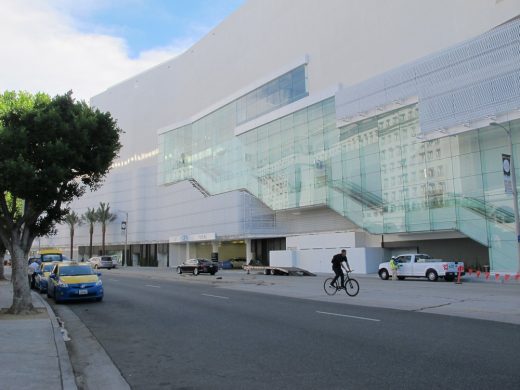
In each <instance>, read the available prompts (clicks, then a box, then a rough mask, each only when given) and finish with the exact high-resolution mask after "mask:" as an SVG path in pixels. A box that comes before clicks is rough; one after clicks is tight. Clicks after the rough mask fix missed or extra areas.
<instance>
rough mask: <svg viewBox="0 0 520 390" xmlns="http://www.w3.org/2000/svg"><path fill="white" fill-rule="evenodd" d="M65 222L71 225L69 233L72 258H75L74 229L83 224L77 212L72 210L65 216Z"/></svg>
mask: <svg viewBox="0 0 520 390" xmlns="http://www.w3.org/2000/svg"><path fill="white" fill-rule="evenodd" d="M65 223H66V224H67V225H69V233H70V258H71V259H72V258H73V252H74V230H75V228H76V226H80V225H82V224H83V221H82V220H81V218H80V216H79V215H78V214H76V212H75V211H71V212H70V213H68V214H67V215H66V216H65Z"/></svg>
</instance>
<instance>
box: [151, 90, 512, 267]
mask: <svg viewBox="0 0 520 390" xmlns="http://www.w3.org/2000/svg"><path fill="white" fill-rule="evenodd" d="M235 103H236V102H234V103H232V104H229V105H227V106H225V107H223V108H221V109H219V110H218V111H215V112H214V113H212V114H210V115H208V116H206V117H204V118H202V119H201V120H199V121H197V122H195V123H193V124H191V125H187V126H184V127H181V128H178V129H175V130H173V131H170V132H168V133H164V134H162V135H161V136H160V164H159V168H160V169H159V180H160V182H161V183H162V184H167V183H173V182H176V181H179V180H184V179H192V178H193V179H195V180H197V181H198V182H199V184H200V185H201V186H202V187H204V188H205V189H206V190H207V191H208V192H209V193H211V194H216V193H222V192H226V191H231V190H236V189H240V188H245V189H247V190H248V191H249V192H251V193H252V194H253V195H255V196H256V197H258V198H259V199H260V200H261V201H262V202H264V203H265V204H266V205H268V206H269V207H271V208H272V209H273V210H282V209H291V208H298V207H304V206H316V205H327V206H329V207H330V208H331V209H333V210H335V211H337V212H338V213H340V214H341V215H343V216H345V217H346V218H348V219H349V220H351V221H353V222H354V223H355V224H357V225H358V226H360V227H362V228H363V229H365V230H366V231H368V232H370V233H374V234H383V233H414V232H431V231H449V230H458V231H461V232H462V233H464V234H465V235H467V236H468V237H470V238H472V239H473V240H475V241H477V242H479V243H481V244H483V245H485V246H488V247H489V251H490V252H489V253H490V259H491V266H492V268H493V269H497V270H505V271H515V270H516V240H515V233H514V215H513V207H512V196H511V195H508V194H506V193H505V191H504V182H503V173H502V153H505V154H508V153H509V147H508V145H507V137H506V134H505V132H504V130H503V129H501V128H497V127H486V128H482V129H479V130H475V131H469V132H467V133H463V134H461V135H457V136H450V137H445V138H440V139H436V140H431V141H426V142H422V141H421V140H420V139H419V138H418V136H419V135H420V128H419V112H418V107H417V105H411V106H406V107H403V108H401V109H398V110H395V111H391V112H387V113H383V114H381V115H378V116H374V117H371V118H368V119H366V120H363V121H361V122H357V123H354V124H350V125H348V126H344V127H340V128H338V127H337V126H336V115H335V104H334V98H329V99H326V100H324V101H322V102H319V103H317V104H314V105H311V106H309V107H307V108H305V109H302V110H299V111H296V112H294V113H292V114H290V115H287V116H284V117H282V118H279V119H277V120H275V121H272V122H270V123H267V124H265V125H263V126H260V127H258V128H255V129H253V130H251V131H248V132H246V133H244V134H241V135H239V136H235V135H234V128H235V126H236V125H237V122H236V118H237V117H238V115H237V112H238V110H239V107H238V105H237V104H235ZM510 125H511V128H512V131H513V141H514V144H515V150H518V144H519V143H520V137H519V134H520V129H519V128H520V121H513V122H511V123H510ZM519 152H520V151H519ZM517 153H518V152H517ZM515 163H517V164H519V163H520V162H517V161H515Z"/></svg>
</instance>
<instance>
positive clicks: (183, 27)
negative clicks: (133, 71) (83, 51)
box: [57, 0, 244, 58]
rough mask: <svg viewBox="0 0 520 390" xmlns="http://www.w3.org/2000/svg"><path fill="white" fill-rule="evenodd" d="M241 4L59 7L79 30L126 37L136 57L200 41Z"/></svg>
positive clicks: (200, 1) (161, 0)
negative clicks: (143, 52) (180, 44)
mask: <svg viewBox="0 0 520 390" xmlns="http://www.w3.org/2000/svg"><path fill="white" fill-rule="evenodd" d="M78 3H80V5H79V6H78ZM81 3H83V4H84V5H85V6H84V7H83V6H81ZM242 3H244V0H112V1H96V0H94V2H93V1H92V0H65V1H58V2H57V8H58V9H61V10H62V11H64V12H66V13H68V14H70V15H71V16H72V17H74V18H75V19H76V22H77V26H78V29H79V30H80V31H83V32H85V33H91V32H95V33H103V34H108V35H113V36H117V37H121V38H123V39H124V40H125V41H126V43H127V45H128V50H129V53H130V56H131V57H132V58H133V57H137V56H138V55H139V53H141V52H142V51H146V50H150V49H154V48H157V47H165V46H171V45H173V46H178V43H179V42H188V41H197V40H199V39H200V38H202V37H203V36H204V35H205V34H206V33H207V32H208V31H209V30H211V29H212V28H214V27H215V26H216V25H218V23H220V22H221V21H222V20H223V19H225V18H226V17H227V16H228V15H229V14H231V13H232V12H233V11H235V10H236V9H237V8H238V7H239V6H240V5H241V4H242ZM93 4H94V6H93Z"/></svg>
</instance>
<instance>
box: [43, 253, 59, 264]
mask: <svg viewBox="0 0 520 390" xmlns="http://www.w3.org/2000/svg"><path fill="white" fill-rule="evenodd" d="M61 260H62V257H61V255H60V254H52V255H50V254H49V255H42V261H43V262H44V263H47V262H51V261H61Z"/></svg>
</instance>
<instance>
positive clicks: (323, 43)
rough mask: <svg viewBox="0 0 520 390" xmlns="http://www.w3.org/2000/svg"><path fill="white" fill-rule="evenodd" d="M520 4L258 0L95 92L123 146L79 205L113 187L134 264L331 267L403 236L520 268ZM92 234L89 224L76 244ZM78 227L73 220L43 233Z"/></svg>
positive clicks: (56, 242) (383, 249)
mask: <svg viewBox="0 0 520 390" xmlns="http://www.w3.org/2000/svg"><path fill="white" fill-rule="evenodd" d="M519 15H520V0H435V1H433V0H422V1H417V0H391V1H381V0H327V1H316V0H298V1H294V0H250V1H248V2H246V3H245V4H244V5H243V6H242V7H241V8H239V9H238V10H237V11H236V12H235V13H234V14H232V15H231V16H230V17H228V18H227V19H226V20H224V21H223V22H222V23H221V24H220V25H219V26H218V27H216V28H215V29H214V30H212V31H211V32H210V33H209V34H208V35H207V36H205V37H204V38H203V39H202V40H200V41H199V42H198V43H196V44H195V45H194V46H193V47H191V48H190V49H189V50H187V51H186V52H185V53H184V54H182V55H180V56H178V57H176V58H174V59H172V60H170V61H167V62H165V63H163V64H161V65H159V66H156V67H154V68H152V69H150V70H149V71H147V72H144V73H142V74H139V75H136V76H135V77H133V78H131V79H129V80H126V81H124V82H121V83H119V84H117V85H114V86H113V87H111V88H109V89H108V90H107V91H105V92H102V93H100V94H99V95H97V96H94V97H93V98H92V100H91V104H92V105H93V106H95V107H97V108H99V109H100V110H103V111H110V112H111V113H112V115H113V116H114V117H115V118H117V120H118V124H119V126H120V127H121V128H122V129H123V130H124V131H125V133H124V134H123V136H122V144H123V148H122V150H121V153H120V157H119V159H118V160H117V161H115V163H114V166H113V169H112V170H111V172H110V174H109V175H108V177H107V180H106V183H105V185H104V186H103V187H102V188H101V189H100V190H99V191H97V192H95V193H91V194H88V195H86V196H85V197H83V198H82V199H80V200H78V201H77V202H75V203H74V205H73V207H74V209H75V210H76V211H77V212H78V213H79V214H81V213H83V212H85V211H86V209H87V207H97V206H98V205H99V202H105V203H107V202H108V203H109V204H110V208H111V210H112V211H114V212H116V213H117V216H118V218H117V220H116V221H115V222H113V223H112V224H111V225H110V226H109V229H108V234H107V243H108V251H109V252H110V253H114V254H117V253H119V254H121V253H122V252H123V249H124V245H125V240H126V242H127V244H128V246H127V248H128V249H127V258H128V261H127V262H128V263H129V264H132V265H159V266H175V265H176V264H178V263H180V262H181V261H183V260H184V259H186V258H189V257H195V256H197V257H211V256H212V255H213V257H216V256H217V255H216V254H218V258H219V259H221V260H222V259H226V258H232V257H244V258H248V259H258V260H260V261H261V262H262V263H264V264H268V263H269V262H276V261H280V262H281V263H284V264H291V265H296V266H300V267H303V268H306V269H309V270H311V271H329V270H330V257H331V255H332V254H334V253H336V252H337V251H339V249H340V248H342V247H347V248H349V256H350V260H351V263H353V264H354V268H356V269H357V270H359V271H362V272H374V271H375V270H376V269H377V264H378V263H379V262H380V261H381V260H382V259H385V258H387V256H390V255H391V254H392V253H397V252H403V251H421V252H427V253H430V254H432V255H434V256H435V257H444V258H455V259H458V260H464V261H465V262H466V264H468V265H470V266H475V267H476V266H481V267H482V266H484V265H489V266H490V267H491V269H494V270H505V271H511V272H514V271H516V270H517V267H518V258H517V240H516V239H515V238H516V236H515V218H514V213H513V198H512V195H511V194H509V193H507V192H506V190H505V188H504V171H503V169H502V155H503V154H504V155H505V154H509V153H510V152H509V143H508V137H507V134H506V131H505V130H504V129H509V130H510V131H511V132H512V135H513V144H514V148H515V153H516V151H518V152H520V150H519V149H518V145H519V143H520V120H519V118H520V18H519ZM492 123H497V124H498V125H497V124H492ZM516 154H518V153H516ZM506 158H507V156H506ZM515 162H516V163H517V166H520V160H517V157H516V156H515ZM506 179H507V178H506ZM125 220H127V230H126V231H122V230H121V222H122V221H125ZM100 231H101V229H100V228H99V227H98V228H97V230H96V232H95V236H94V242H95V244H96V248H95V251H96V253H97V251H98V250H99V244H100V242H101V233H100ZM125 233H126V234H125ZM88 240H89V236H88V229H87V227H86V226H82V227H80V228H78V229H77V233H76V236H75V242H76V244H77V245H79V254H78V255H77V256H79V257H82V256H84V257H87V255H86V253H87V252H88V248H87V247H88ZM68 242H69V237H68V230H67V229H66V228H65V227H62V228H60V229H59V233H58V235H57V236H55V237H52V238H49V239H47V240H42V242H41V244H40V245H42V246H43V245H48V246H60V247H63V248H64V249H65V248H67V246H68ZM275 250H276V251H283V252H276V253H274V252H272V251H275Z"/></svg>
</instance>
